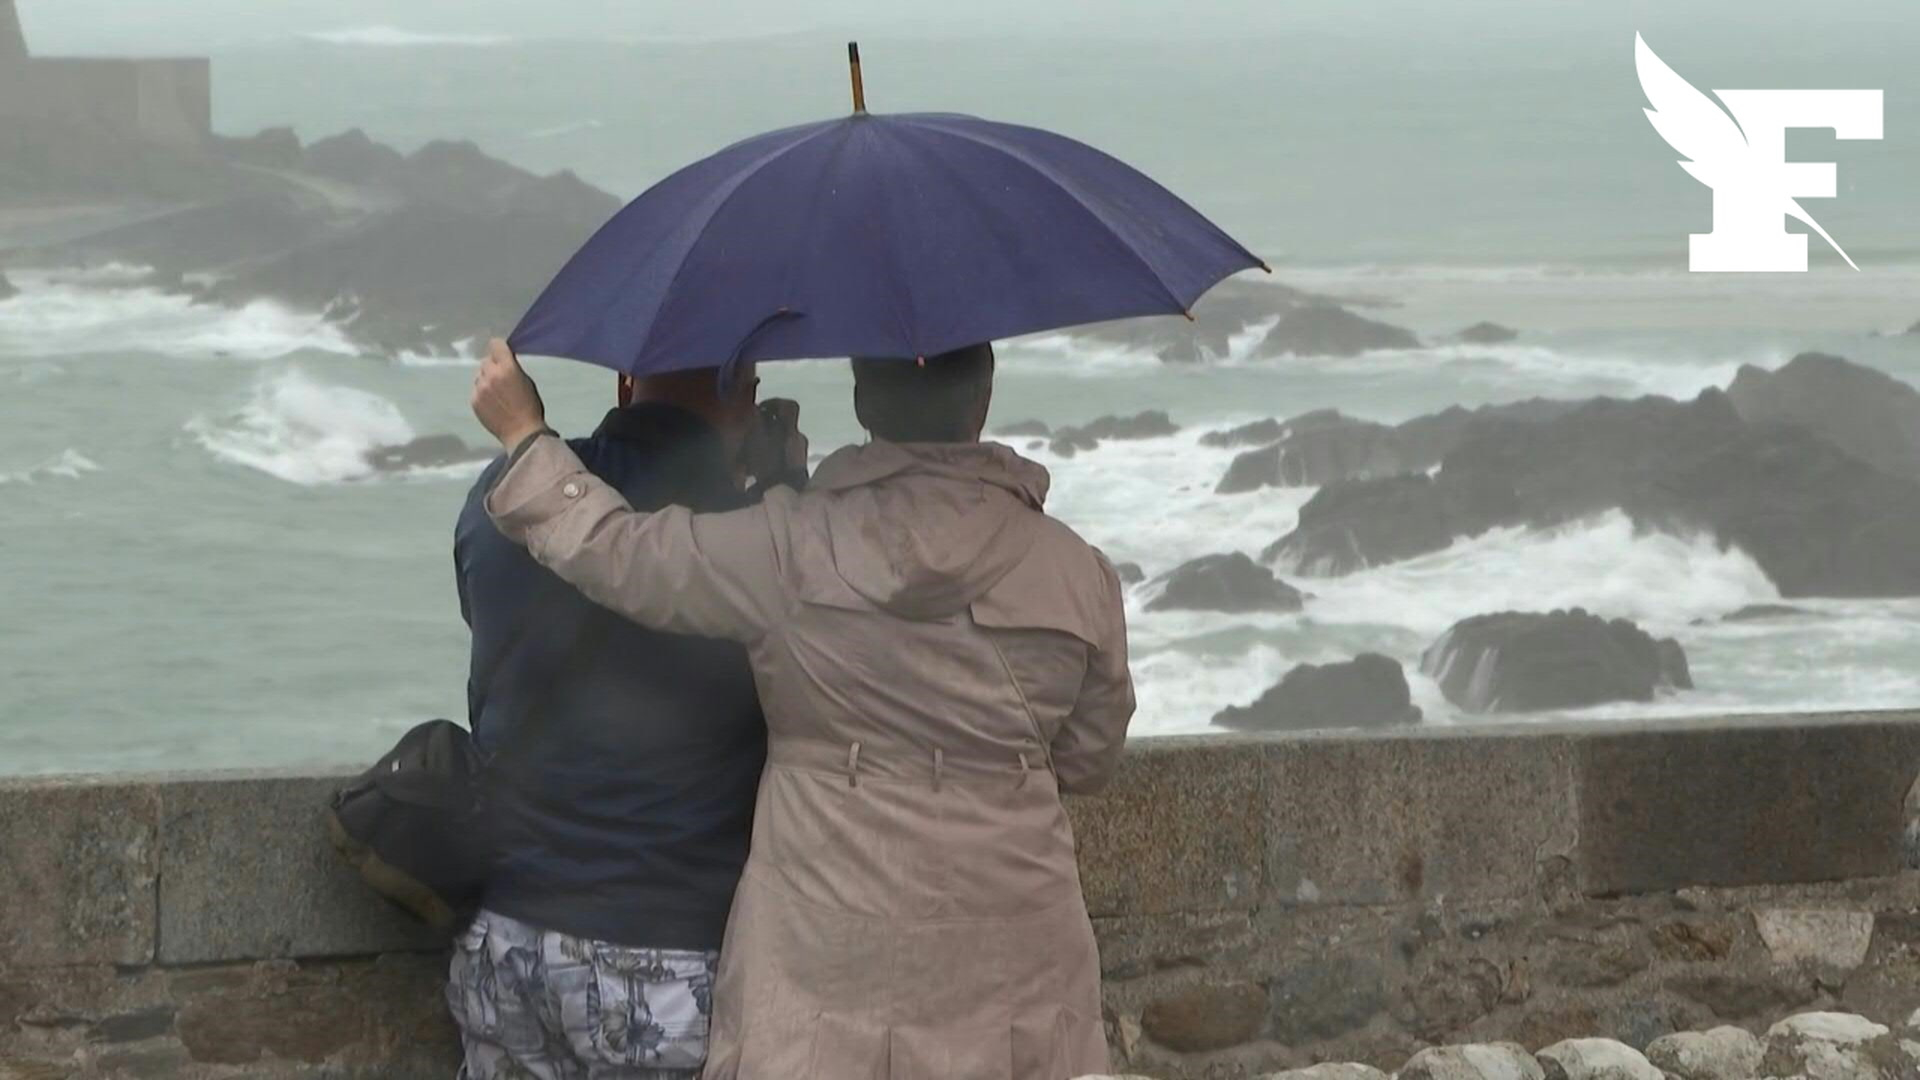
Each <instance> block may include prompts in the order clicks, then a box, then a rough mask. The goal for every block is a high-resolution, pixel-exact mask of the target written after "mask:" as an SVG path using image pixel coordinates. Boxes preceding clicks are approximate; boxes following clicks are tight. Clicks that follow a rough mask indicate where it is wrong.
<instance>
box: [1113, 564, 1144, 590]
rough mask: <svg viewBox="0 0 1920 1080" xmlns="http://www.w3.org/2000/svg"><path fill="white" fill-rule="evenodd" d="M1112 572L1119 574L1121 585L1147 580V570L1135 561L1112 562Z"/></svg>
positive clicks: (1136, 583) (1135, 583)
mask: <svg viewBox="0 0 1920 1080" xmlns="http://www.w3.org/2000/svg"><path fill="white" fill-rule="evenodd" d="M1113 572H1114V573H1116V574H1118V575H1120V584H1122V585H1138V584H1140V583H1141V582H1143V581H1145V580H1147V572H1146V571H1145V570H1142V569H1140V564H1139V563H1136V562H1123V563H1114V564H1113Z"/></svg>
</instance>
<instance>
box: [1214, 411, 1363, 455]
mask: <svg viewBox="0 0 1920 1080" xmlns="http://www.w3.org/2000/svg"><path fill="white" fill-rule="evenodd" d="M1329 411H1332V410H1329ZM1309 415H1311V414H1309ZM1286 430H1287V426H1286V425H1285V424H1283V423H1281V422H1280V421H1278V420H1275V419H1273V418H1272V417H1268V418H1267V419H1265V420H1255V421H1254V422H1253V423H1251V424H1241V425H1240V426H1239V427H1234V428H1226V429H1224V430H1221V431H1209V432H1207V433H1206V434H1205V435H1202V436H1200V445H1201V446H1223V447H1235V446H1267V445H1269V444H1272V443H1277V442H1279V441H1280V439H1281V438H1282V436H1284V435H1285V434H1286Z"/></svg>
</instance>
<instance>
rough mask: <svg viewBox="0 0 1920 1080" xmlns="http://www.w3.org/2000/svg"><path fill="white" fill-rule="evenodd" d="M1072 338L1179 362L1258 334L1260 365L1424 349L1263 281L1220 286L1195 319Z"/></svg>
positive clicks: (1220, 355)
mask: <svg viewBox="0 0 1920 1080" xmlns="http://www.w3.org/2000/svg"><path fill="white" fill-rule="evenodd" d="M1263 328H1264V331H1263ZM1071 332H1072V333H1073V334H1074V335H1075V336H1077V337H1081V338H1084V339H1087V340H1091V341H1098V342H1105V343H1108V344H1114V345H1120V346H1123V347H1126V348H1130V349H1138V350H1141V351H1145V352H1151V353H1153V354H1154V355H1155V356H1157V357H1159V358H1160V359H1161V360H1162V361H1164V362H1167V363H1175V364H1193V363H1204V362H1207V361H1210V360H1220V359H1224V358H1225V357H1227V356H1228V355H1229V354H1230V352H1231V351H1232V347H1233V339H1234V338H1235V337H1237V336H1240V335H1243V334H1251V333H1260V338H1259V340H1257V341H1255V342H1253V344H1252V346H1251V348H1250V350H1248V354H1249V355H1251V356H1252V357H1253V358H1255V359H1273V358H1276V357H1282V356H1357V355H1359V354H1360V353H1363V352H1366V351H1368V350H1371V349H1395V348H1414V347H1416V346H1418V345H1419V339H1418V338H1416V337H1415V336H1414V335H1413V333H1412V332H1411V331H1408V330H1405V329H1402V328H1400V327H1397V326H1392V325H1389V324H1387V323H1383V322H1378V321H1375V320H1373V319H1369V318H1366V317H1364V316H1361V315H1357V314H1355V313H1353V312H1352V311H1350V310H1348V309H1347V307H1346V306H1344V305H1343V303H1342V302H1341V301H1340V300H1338V299H1336V298H1334V297H1330V296H1319V295H1316V294H1313V293H1309V292H1304V291H1302V290H1300V289H1295V288H1292V287H1289V286H1286V285H1281V284H1278V283H1275V282H1270V281H1266V280H1263V279H1259V278H1239V279H1230V280H1227V281H1224V282H1221V283H1220V284H1219V285H1216V286H1215V287H1214V288H1213V289H1211V290H1210V291H1208V293H1207V294H1206V295H1205V296H1203V297H1201V298H1200V300H1199V302H1198V303H1196V304H1194V306H1193V318H1192V320H1188V319H1185V318H1182V317H1180V316H1168V317H1160V318H1149V319H1129V320H1124V321H1121V322H1112V323H1100V324H1097V325H1094V326H1089V327H1082V328H1079V329H1076V330H1073V331H1071Z"/></svg>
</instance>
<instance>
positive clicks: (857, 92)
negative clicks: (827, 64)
mask: <svg viewBox="0 0 1920 1080" xmlns="http://www.w3.org/2000/svg"><path fill="white" fill-rule="evenodd" d="M847 69H848V71H849V72H850V73H851V74H852V77H853V111H854V112H857V113H863V112H866V111H867V88H866V86H865V84H863V83H862V82H861V80H860V43H859V42H857V41H849V42H847Z"/></svg>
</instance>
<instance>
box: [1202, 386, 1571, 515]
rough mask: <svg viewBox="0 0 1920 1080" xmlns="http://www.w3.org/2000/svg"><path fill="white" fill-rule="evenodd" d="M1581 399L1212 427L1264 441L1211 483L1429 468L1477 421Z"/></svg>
mask: <svg viewBox="0 0 1920 1080" xmlns="http://www.w3.org/2000/svg"><path fill="white" fill-rule="evenodd" d="M1578 407H1579V404H1578V403H1577V402H1567V401H1548V400H1545V399H1542V398H1533V399H1531V400H1528V401H1519V402H1514V403H1512V404H1508V405H1485V406H1482V407H1480V408H1478V409H1465V408H1461V407H1460V406H1458V405H1456V406H1453V407H1452V408H1449V409H1446V410H1444V411H1442V412H1437V413H1431V414H1428V415H1426V416H1422V417H1418V418H1416V419H1413V420H1409V421H1407V422H1406V423H1404V424H1401V425H1400V426H1399V427H1388V426H1386V425H1384V424H1377V423H1374V422H1373V421H1371V420H1361V419H1358V418H1355V417H1351V416H1346V415H1344V414H1342V413H1340V412H1338V411H1336V410H1332V409H1322V410H1318V411H1315V412H1310V413H1304V414H1302V415H1300V416H1296V417H1294V418H1293V419H1291V420H1288V421H1286V422H1284V423H1282V422H1280V421H1277V420H1262V421H1259V422H1257V423H1253V424H1246V425H1243V426H1241V427H1237V428H1233V429H1232V430H1230V431H1224V432H1212V433H1209V434H1207V435H1205V436H1202V437H1201V441H1202V442H1203V443H1206V444H1208V445H1212V446H1232V445H1246V444H1250V443H1251V444H1257V445H1259V446H1260V449H1257V450H1251V451H1248V452H1247V453H1245V454H1242V455H1240V456H1239V457H1237V458H1235V459H1234V461H1233V463H1232V464H1231V465H1230V466H1229V467H1228V469H1227V473H1226V475H1225V476H1223V477H1222V478H1221V480H1220V483H1219V485H1218V486H1217V487H1216V488H1215V489H1214V490H1215V491H1216V492H1218V493H1220V494H1223V495H1224V494H1233V493H1236V492H1243V491H1252V490H1254V489H1256V488H1262V487H1294V486H1302V485H1305V486H1319V485H1324V484H1331V483H1334V482H1336V481H1339V480H1365V479H1370V478H1376V477H1382V476H1394V475H1398V474H1401V473H1413V472H1424V471H1426V470H1428V469H1431V468H1433V467H1434V466H1435V465H1438V464H1439V463H1440V460H1441V459H1442V458H1444V457H1445V456H1446V455H1447V453H1448V452H1449V451H1451V450H1452V449H1453V448H1454V447H1455V446H1457V445H1458V444H1459V442H1460V440H1461V439H1462V438H1464V437H1465V436H1466V433H1467V431H1468V429H1469V428H1471V426H1472V425H1473V424H1475V423H1480V422H1488V421H1502V420H1504V421H1516V422H1523V423H1532V422H1535V421H1538V420H1546V419H1552V418H1554V417H1557V416H1564V415H1566V414H1567V413H1568V412H1571V411H1572V410H1574V409H1575V408H1578Z"/></svg>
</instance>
